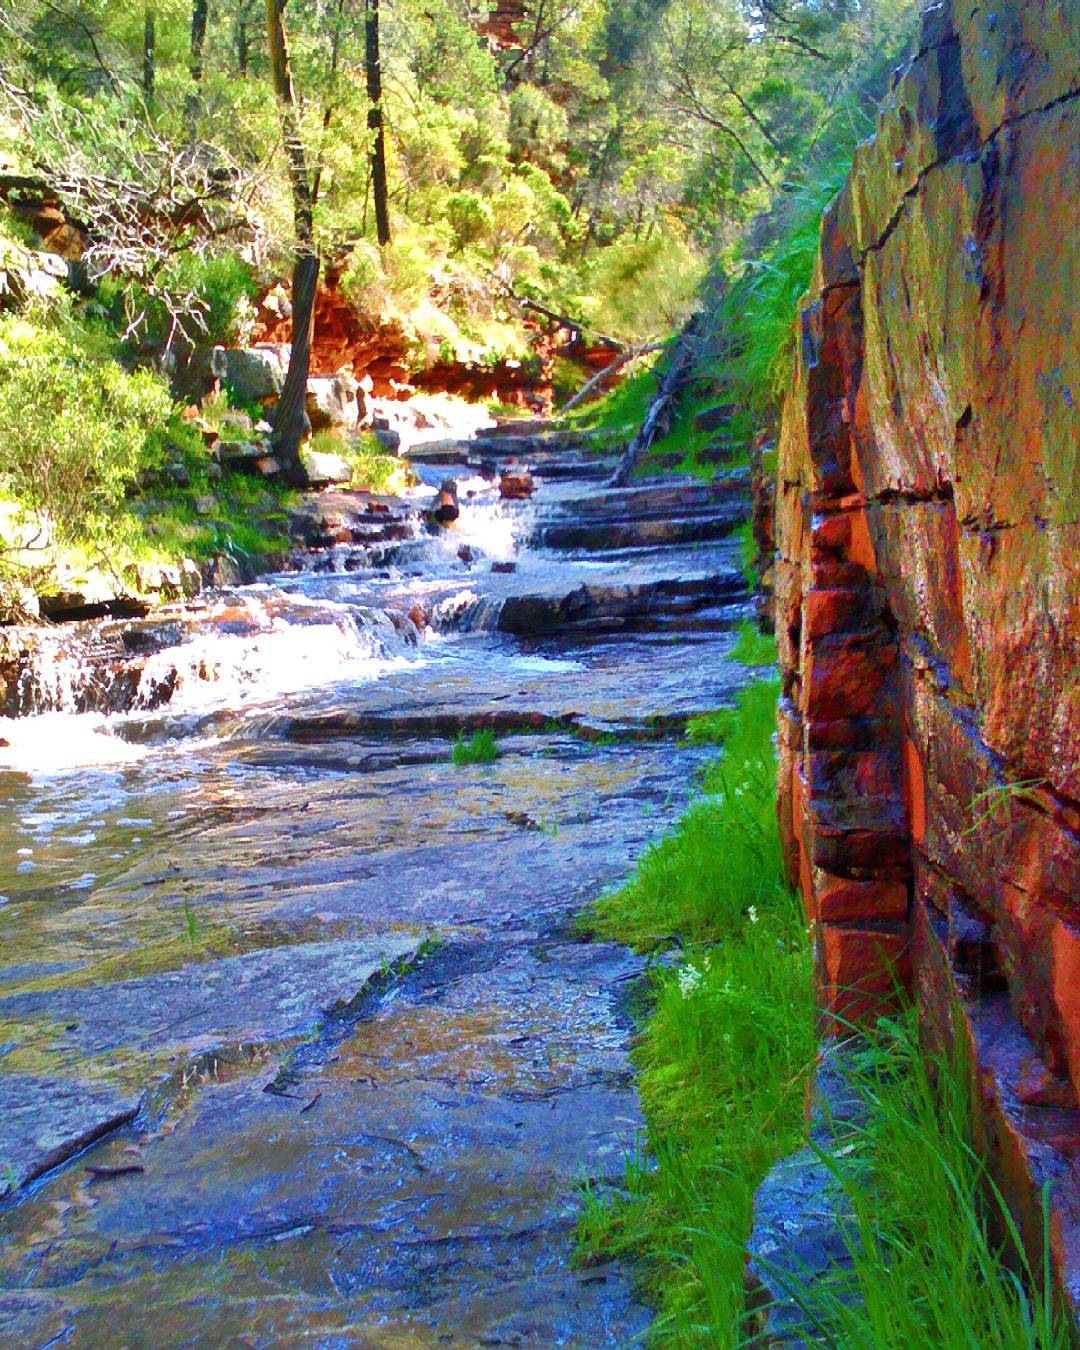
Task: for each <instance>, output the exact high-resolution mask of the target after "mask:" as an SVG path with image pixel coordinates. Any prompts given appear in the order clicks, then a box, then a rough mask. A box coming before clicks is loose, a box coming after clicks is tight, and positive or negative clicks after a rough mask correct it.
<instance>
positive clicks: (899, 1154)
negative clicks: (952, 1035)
mask: <svg viewBox="0 0 1080 1350" xmlns="http://www.w3.org/2000/svg"><path fill="white" fill-rule="evenodd" d="M851 1083H852V1085H853V1087H854V1088H855V1091H856V1092H857V1094H858V1096H859V1098H860V1099H861V1101H862V1103H863V1108H864V1114H863V1118H862V1119H861V1120H859V1121H857V1122H855V1123H854V1124H851V1125H849V1126H847V1127H846V1128H845V1129H844V1131H843V1132H841V1133H840V1135H839V1137H838V1139H837V1142H836V1146H835V1148H834V1149H833V1150H832V1151H831V1155H830V1156H829V1158H828V1159H827V1161H828V1163H829V1166H830V1168H831V1170H832V1172H833V1175H834V1177H835V1179H836V1182H837V1184H838V1186H839V1187H840V1188H841V1189H842V1191H843V1192H844V1194H845V1196H846V1197H847V1201H848V1203H849V1205H850V1208H851V1220H850V1226H849V1229H848V1233H847V1242H848V1247H849V1250H850V1251H851V1252H852V1254H853V1256H854V1267H853V1271H852V1272H851V1274H849V1275H848V1274H844V1275H837V1276H835V1277H834V1279H833V1280H832V1281H831V1282H829V1283H828V1284H821V1285H818V1286H817V1287H815V1289H814V1290H813V1293H812V1294H810V1295H807V1296H806V1297H805V1298H804V1300H802V1301H803V1306H804V1309H805V1311H806V1312H807V1313H808V1314H809V1316H810V1317H811V1318H812V1319H813V1322H814V1323H815V1324H816V1326H817V1328H818V1329H819V1331H820V1334H821V1337H822V1342H823V1343H824V1344H826V1345H832V1346H840V1347H845V1350H846V1348H847V1347H850V1348H851V1350H856V1347H858V1348H860V1350H861V1347H863V1346H875V1347H881V1350H907V1347H909V1346H916V1345H918V1346H923V1345H925V1346H931V1345H933V1346H979V1347H988V1348H994V1350H998V1348H1000V1350H1065V1348H1066V1347H1067V1346H1069V1345H1071V1344H1072V1341H1071V1338H1070V1336H1069V1334H1068V1333H1067V1331H1066V1330H1065V1326H1064V1324H1063V1322H1062V1321H1061V1320H1059V1319H1057V1318H1056V1317H1055V1308H1054V1298H1053V1294H1052V1292H1051V1291H1052V1280H1051V1275H1050V1270H1049V1268H1048V1267H1044V1268H1043V1269H1032V1268H1031V1266H1030V1265H1029V1264H1028V1263H1027V1261H1026V1259H1025V1258H1024V1257H1023V1256H1020V1255H1018V1253H1019V1252H1020V1250H1021V1244H1020V1241H1019V1233H1018V1232H1017V1230H1016V1228H1015V1225H1014V1223H1013V1220H1012V1217H1011V1215H1010V1213H1009V1210H1008V1207H1007V1205H1006V1204H1005V1201H1004V1199H1003V1198H1002V1196H1001V1194H1000V1192H999V1191H998V1190H997V1188H996V1187H995V1186H994V1184H993V1182H992V1181H991V1179H990V1178H989V1176H988V1175H987V1172H986V1166H985V1163H984V1161H983V1159H982V1157H981V1156H980V1154H979V1153H978V1152H977V1151H976V1149H975V1147H974V1142H973V1138H972V1126H971V1122H972V1120H973V1117H974V1112H975V1110H976V1104H975V1102H974V1099H973V1083H972V1076H971V1072H970V1067H969V1065H968V1063H967V1062H966V1061H965V1058H964V1055H963V1048H962V1046H961V1047H958V1048H957V1049H955V1050H952V1051H949V1052H947V1053H945V1054H937V1053H927V1052H926V1051H925V1050H924V1048H923V1047H922V1046H921V1045H920V1041H919V1031H918V1020H917V1014H916V1012H915V1010H914V1009H911V1008H908V1009H906V1010H905V1011H904V1012H903V1013H902V1014H901V1015H900V1016H898V1017H897V1018H895V1019H889V1020H884V1019H883V1020H882V1021H881V1022H879V1024H878V1027H877V1029H876V1032H875V1034H873V1035H872V1036H871V1037H870V1038H869V1039H868V1040H867V1042H866V1044H865V1045H864V1046H863V1047H861V1048H860V1050H859V1052H858V1054H857V1055H856V1056H855V1057H854V1062H853V1064H852V1065H851ZM1047 1236H1048V1234H1047ZM1006 1245H1007V1246H1008V1248H1009V1250H1010V1252H1011V1253H1012V1255H1007V1253H1006Z"/></svg>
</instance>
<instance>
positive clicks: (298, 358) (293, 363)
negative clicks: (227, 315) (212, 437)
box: [266, 0, 319, 487]
mask: <svg viewBox="0 0 1080 1350" xmlns="http://www.w3.org/2000/svg"><path fill="white" fill-rule="evenodd" d="M287 3H288V0H266V26H267V35H268V37H269V40H270V69H271V72H272V74H273V79H274V93H275V94H276V96H277V102H278V111H279V113H280V116H281V130H282V135H283V137H284V140H285V152H286V154H287V155H288V159H289V181H290V183H291V184H292V195H293V221H294V224H295V229H296V259H295V261H294V263H293V281H292V307H293V312H292V352H291V355H290V357H289V369H288V372H287V374H286V376H285V387H284V388H283V389H282V391H281V397H280V398H279V399H278V405H277V409H276V411H275V413H274V428H273V431H272V432H271V437H270V443H271V445H272V446H273V449H274V454H275V455H276V456H277V458H278V459H279V460H280V461H281V466H282V470H283V472H284V475H285V478H286V480H287V481H288V482H289V483H290V484H292V485H293V486H294V487H304V486H306V484H307V474H306V473H305V471H304V466H303V464H302V463H301V460H300V443H301V441H302V440H303V439H304V437H305V436H306V435H307V434H308V432H309V431H310V430H311V423H310V422H309V421H308V415H307V381H308V370H309V367H310V364H311V339H312V333H313V329H314V320H315V294H316V291H317V289H318V285H319V255H318V253H317V252H316V251H315V239H314V235H315V231H314V218H313V204H312V197H311V182H310V180H309V178H308V171H307V160H306V158H305V155H304V143H303V141H302V140H301V138H300V121H299V118H298V117H297V114H296V103H295V101H294V99H293V87H292V74H291V72H290V70H289V48H288V43H287V41H286V37H285V6H286V4H287Z"/></svg>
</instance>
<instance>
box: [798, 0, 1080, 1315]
mask: <svg viewBox="0 0 1080 1350" xmlns="http://www.w3.org/2000/svg"><path fill="white" fill-rule="evenodd" d="M1078 28H1080V10H1078V8H1077V6H1076V5H1075V4H1071V3H1067V2H1066V0H1059V2H1058V3H1054V0H1031V2H1029V3H1021V0H1003V3H1001V4H998V5H995V6H993V7H987V6H979V5H976V4H974V3H971V0H949V3H944V4H941V5H937V6H934V7H932V8H930V9H929V10H928V11H927V12H926V14H925V15H924V19H923V28H922V35H921V40H920V45H919V50H918V52H917V54H916V56H915V58H914V60H913V62H912V64H911V65H910V67H909V68H908V69H907V70H906V71H905V72H903V73H902V75H901V76H900V77H899V78H898V80H897V83H896V86H895V90H894V97H893V99H892V100H891V103H890V105H889V106H888V108H887V110H886V111H885V112H884V113H883V114H882V115H881V117H880V119H879V124H878V128H877V134H876V136H875V137H874V139H873V140H871V141H869V142H867V143H866V144H865V145H863V146H862V147H861V148H860V149H859V151H858V152H857V155H856V159H855V164H854V168H853V171H852V174H851V176H850V178H849V180H848V183H847V185H846V186H845V188H844V189H843V191H842V192H841V193H840V195H839V196H838V198H837V199H836V200H835V201H834V203H833V204H832V206H831V207H830V208H829V210H828V211H827V213H826V215H825V219H824V222H823V227H822V236H821V247H820V255H819V260H818V265H817V270H816V275H815V279H814V282H813V286H812V289H811V293H810V295H809V297H808V299H807V300H806V302H805V303H804V305H803V307H802V310H801V314H800V324H801V332H800V343H799V351H798V354H797V359H796V363H795V371H794V375H793V378H792V382H791V385H790V388H789V391H788V394H787V398H786V402H785V407H784V416H783V427H782V433H781V438H780V444H779V471H778V480H777V498H776V534H777V547H778V558H777V564H776V574H775V582H776V626H777V633H778V638H779V643H780V652H781V661H782V666H783V699H782V704H781V713H780V750H781V776H780V816H781V828H782V833H783V837H784V840H785V847H786V849H787V855H788V862H789V867H790V873H791V878H792V881H793V882H795V883H797V884H798V885H799V886H800V888H801V890H802V893H803V896H804V898H805V901H806V907H807V913H808V918H809V920H810V922H811V924H812V925H813V928H814V932H815V941H816V949H817V958H818V961H817V968H818V981H819V991H820V1004H821V1008H822V1011H823V1014H824V1020H825V1022H826V1024H827V1026H828V1027H829V1028H830V1029H833V1030H835V1028H836V1027H837V1026H841V1027H842V1026H843V1025H845V1024H846V1023H847V1022H848V1021H849V1020H851V1019H855V1020H857V1019H859V1018H863V1017H866V1016H872V1015H873V1014H874V1012H875V1011H876V1010H877V1009H878V1008H880V1007H881V1005H882V1001H883V1000H888V998H889V997H890V995H891V994H892V992H893V991H894V989H895V987H896V984H897V983H898V982H900V983H907V984H909V985H910V986H911V987H912V988H914V989H915V991H916V992H917V995H918V998H919V1001H920V1007H921V1010H922V1015H923V1020H924V1025H925V1027H926V1029H927V1031H928V1033H931V1034H932V1035H934V1036H936V1037H938V1038H942V1039H944V1040H946V1041H948V1040H961V1041H963V1042H966V1044H967V1046H968V1047H969V1049H970V1051H971V1055H972V1062H973V1064H974V1071H975V1074H976V1079H977V1090H978V1100H979V1102H980V1104H981V1106H982V1107H983V1113H982V1118H981V1121H980V1123H979V1131H980V1138H981V1142H982V1145H983V1146H984V1148H985V1150H986V1153H987V1156H988V1158H989V1160H990V1162H991V1165H992V1169H993V1171H994V1174H995V1176H996V1178H997V1180H998V1182H999V1183H1000V1184H1001V1185H1002V1188H1003V1190H1004V1192H1005V1194H1006V1195H1007V1197H1008V1199H1009V1202H1010V1204H1011V1205H1012V1206H1013V1207H1014V1210H1015V1213H1016V1215H1017V1218H1018V1220H1019V1222H1020V1225H1021V1228H1022V1230H1023V1231H1024V1233H1025V1236H1026V1237H1027V1238H1028V1240H1029V1241H1030V1242H1031V1244H1032V1247H1033V1249H1037V1248H1038V1245H1039V1237H1040V1234H1041V1231H1042V1228H1041V1215H1040V1212H1039V1209H1040V1202H1039V1195H1040V1192H1041V1190H1042V1188H1043V1187H1044V1186H1046V1187H1047V1188H1048V1193H1049V1196H1050V1206H1051V1222H1050V1231H1051V1245H1052V1248H1053V1254H1054V1257H1055V1261H1056V1268H1057V1270H1058V1273H1059V1275H1060V1277H1061V1281H1062V1285H1063V1287H1064V1288H1065V1289H1066V1291H1067V1293H1068V1295H1069V1297H1070V1298H1071V1300H1072V1303H1073V1307H1074V1309H1075V1308H1076V1307H1077V1306H1080V1114H1078V1112H1077V1097H1078V1092H1080V676H1078V671H1080V661H1078V656H1080V585H1078V582H1080V473H1078V454H1077V443H1078V425H1077V412H1076V406H1075V402H1076V399H1077V397H1080V378H1078V370H1077V364H1078V363H1077V331H1078V328H1080V305H1078V299H1077V296H1078V290H1077V277H1076V261H1075V260H1076V256H1077V237H1076V235H1077V231H1076V207H1075V195H1074V194H1075V185H1076V183H1077V182H1078V181H1080V134H1078V133H1080V110H1078V106H1077V99H1076V93H1077V74H1076V73H1077V69H1078V68H1080V67H1078V61H1077V54H1078V52H1080V33H1078Z"/></svg>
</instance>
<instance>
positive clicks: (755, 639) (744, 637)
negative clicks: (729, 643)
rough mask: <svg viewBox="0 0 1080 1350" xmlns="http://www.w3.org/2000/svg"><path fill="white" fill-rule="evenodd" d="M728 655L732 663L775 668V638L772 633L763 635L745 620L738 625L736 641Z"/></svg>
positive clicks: (755, 626)
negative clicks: (737, 662) (739, 662)
mask: <svg viewBox="0 0 1080 1350" xmlns="http://www.w3.org/2000/svg"><path fill="white" fill-rule="evenodd" d="M728 655H729V656H730V657H731V659H732V660H733V661H741V662H742V664H743V665H744V666H775V665H776V663H777V655H776V638H775V637H773V635H772V633H763V632H762V631H761V630H760V629H759V628H758V627H757V625H756V624H753V623H751V622H750V620H749V619H746V620H744V621H743V623H741V624H740V625H739V636H738V639H737V640H736V643H735V646H734V647H732V649H731V651H730V652H729V653H728Z"/></svg>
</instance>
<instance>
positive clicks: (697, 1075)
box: [578, 635, 1069, 1350]
mask: <svg viewBox="0 0 1080 1350" xmlns="http://www.w3.org/2000/svg"><path fill="white" fill-rule="evenodd" d="M757 636H759V635H757ZM778 692H779V683H778V681H776V680H761V681H757V682H755V683H754V684H751V685H749V686H748V687H747V688H745V689H744V690H742V691H741V693H740V695H739V697H738V699H737V701H736V705H735V706H734V707H733V708H725V709H721V710H720V711H718V712H715V713H712V714H709V715H708V716H704V717H697V718H694V719H693V720H692V721H691V722H690V723H689V725H688V728H687V735H688V738H689V739H690V740H691V741H693V742H694V743H697V744H711V743H717V744H720V745H721V746H722V747H723V751H722V755H721V757H720V758H719V759H718V760H716V761H715V762H714V763H713V764H712V765H710V766H709V767H708V768H707V770H706V771H705V775H704V778H703V782H702V788H703V792H702V795H701V796H700V797H699V798H698V799H697V800H696V801H695V802H694V803H693V804H692V805H691V807H690V809H689V810H688V811H687V813H686V815H685V816H684V817H683V819H682V820H681V821H680V823H679V824H678V826H677V827H676V828H675V830H674V831H673V832H672V833H671V834H669V835H667V836H666V837H665V838H663V839H661V840H660V841H659V842H658V843H656V844H654V845H653V846H652V847H651V848H650V849H649V850H648V851H647V852H646V854H645V855H644V857H643V858H642V859H641V860H640V861H639V863H638V866H637V869H636V871H635V873H634V874H633V875H632V876H631V878H630V879H629V880H628V881H627V882H626V883H625V885H624V886H622V887H621V888H620V889H619V890H618V891H616V892H614V893H613V894H611V895H608V896H606V897H604V898H603V899H601V900H600V901H599V902H598V904H597V905H596V906H595V907H594V908H593V909H592V910H590V911H589V912H588V914H587V915H586V916H585V918H584V921H583V922H584V923H585V925H586V926H587V927H588V928H589V930H590V931H593V932H595V933H597V934H598V935H601V936H603V937H605V938H609V939H611V940H616V941H624V942H628V943H630V944H631V945H632V946H634V947H635V948H637V949H638V950H640V951H647V952H651V951H656V950H659V949H663V948H666V947H670V946H671V945H673V944H675V945H677V946H678V948H679V950H680V961H679V963H678V964H677V965H674V966H659V967H655V968H654V969H653V970H652V972H651V974H650V977H649V978H650V989H649V1010H648V1013H647V1016H646V1019H645V1022H644V1026H643V1029H642V1033H641V1036H640V1039H639V1041H638V1044H637V1046H636V1048H635V1051H634V1059H635V1063H636V1068H637V1070H638V1087H639V1091H640V1094H641V1101H642V1107H643V1111H644V1115H645V1121H646V1131H647V1132H646V1138H645V1140H644V1141H643V1146H642V1152H641V1153H640V1154H638V1155H636V1156H634V1157H631V1158H628V1159H627V1161H626V1181H625V1189H624V1190H623V1191H622V1192H621V1193H619V1194H615V1195H612V1194H608V1193H600V1192H597V1191H595V1190H591V1189H589V1190H587V1191H586V1194H585V1203H584V1208H583V1212H582V1215H581V1218H580V1221H579V1228H578V1238H579V1251H580V1254H581V1256H582V1258H583V1259H584V1260H606V1259H610V1258H612V1257H621V1258H624V1259H629V1260H630V1261H631V1262H633V1263H634V1264H635V1265H636V1268H637V1270H638V1272H639V1275H640V1278H641V1280H642V1283H643V1285H644V1288H645V1290H646V1293H647V1295H648V1296H649V1298H650V1300H651V1301H652V1303H653V1305H654V1307H655V1309H656V1318H655V1321H654V1324H653V1327H652V1331H651V1339H652V1341H653V1343H654V1344H657V1345H672V1346H689V1345H702V1346H704V1345H708V1346H727V1347H732V1350H734V1347H737V1346H742V1345H745V1344H747V1343H748V1337H749V1335H750V1332H751V1327H750V1325H749V1323H748V1321H747V1313H746V1309H745V1300H744V1284H743V1276H744V1266H745V1251H746V1241H747V1237H748V1235H749V1232H750V1226H751V1221H752V1205H753V1197H754V1194H755V1192H756V1190H757V1187H758V1185H759V1184H760V1182H761V1180H762V1178H763V1177H764V1175H765V1174H766V1172H767V1171H768V1170H769V1168H770V1167H771V1166H772V1164H773V1163H774V1162H775V1161H776V1160H777V1159H778V1158H780V1157H782V1156H785V1155H787V1154H790V1153H792V1152H794V1151H796V1150H797V1149H799V1148H800V1147H802V1145H803V1144H804V1143H805V1141H806V1124H805V1117H804V1110H803V1098H804V1090H805V1087H806V1083H807V1080H808V1078H809V1076H810V1073H811V1071H812V1068H813V1065H814V1061H815V1055H816V1037H815V1029H814V1013H813V992H812V978H811V976H812V971H811V955H810V944H809V942H808V940H807V937H806V933H805V927H804V918H803V914H802V909H801V905H800V903H799V901H798V900H797V898H796V897H795V896H794V895H793V894H792V893H791V892H790V891H789V889H788V887H787V885H786V882H785V879H784V876H783V872H782V866H781V854H780V843H779V837H778V833H777V826H776V814H775V782H776V761H775V754H774V751H773V747H772V737H773V733H774V730H775V704H776V698H777V694H778ZM849 1063H850V1066H851V1073H852V1085H853V1087H854V1089H855V1091H856V1092H857V1093H858V1094H859V1096H860V1097H861V1099H862V1100H863V1102H864V1104H865V1114H864V1116H863V1118H862V1119H861V1120H859V1121H856V1122H855V1123H854V1124H852V1125H850V1126H847V1127H846V1128H845V1131H844V1132H842V1133H841V1134H840V1136H839V1138H838V1141H837V1145H836V1148H835V1149H834V1150H833V1152H832V1154H831V1155H830V1160H829V1165H830V1167H831V1168H832V1170H833V1172H834V1175H835V1177H836V1181H837V1185H838V1187H839V1188H840V1189H841V1190H842V1191H843V1192H844V1193H845V1194H846V1195H847V1197H848V1198H849V1200H850V1202H851V1206H852V1216H853V1217H852V1220H851V1224H850V1229H849V1234H848V1241H849V1246H850V1248H851V1251H852V1253H853V1268H852V1273H851V1274H850V1275H845V1276H843V1277H841V1276H838V1277H837V1278H836V1279H835V1280H834V1281H833V1282H832V1283H831V1284H828V1285H824V1286H821V1287H818V1288H816V1289H815V1290H814V1291H813V1293H812V1294H810V1293H807V1292H806V1291H795V1292H796V1293H798V1294H799V1297H800V1299H801V1301H802V1302H803V1304H804V1310H805V1312H806V1314H807V1316H808V1317H809V1318H810V1319H811V1322H812V1324H813V1325H814V1326H815V1327H816V1328H817V1330H818V1332H819V1333H820V1335H821V1338H822V1344H825V1345H830V1346H838V1347H843V1350H866V1347H869V1346H873V1347H875V1350H878V1348H879V1347H880V1350H908V1347H910V1346H915V1345H920V1346H921V1345H935V1346H938V1345H940V1346H946V1345H947V1346H953V1345H956V1346H960V1345H971V1346H976V1345H977V1346H980V1347H993V1348H994V1350H999V1348H1000V1350H1059V1348H1060V1350H1064V1347H1065V1346H1067V1345H1068V1344H1069V1340H1068V1336H1067V1333H1066V1332H1065V1331H1064V1329H1063V1327H1062V1326H1061V1325H1059V1324H1057V1323H1055V1322H1054V1319H1053V1316H1052V1312H1053V1309H1052V1300H1050V1299H1049V1298H1048V1297H1047V1296H1046V1291H1047V1290H1048V1288H1049V1272H1048V1271H1030V1270H1027V1269H1024V1270H1023V1271H1022V1275H1023V1279H1022V1280H1021V1279H1017V1278H1016V1277H1014V1276H1013V1275H1012V1274H1011V1273H1010V1266H1009V1264H1008V1262H1007V1258H1006V1255H1005V1253H1004V1251H1003V1247H1002V1243H1001V1241H1000V1240H999V1238H998V1237H997V1236H995V1235H996V1234H999V1233H1001V1232H1008V1231H1009V1227H1010V1224H1011V1220H1010V1219H1009V1217H1008V1213H1007V1211H1006V1210H1005V1209H1004V1206H1003V1203H1002V1202H1001V1201H1000V1199H999V1197H998V1196H997V1195H996V1192H994V1190H993V1187H992V1185H991V1183H990V1182H989V1180H988V1178H987V1176H986V1174H985V1168H984V1164H983V1163H982V1161H981V1160H980V1158H979V1155H978V1154H977V1153H976V1152H975V1150H974V1148H973V1144H972V1138H971V1120H972V1111H971V1101H970V1092H971V1085H970V1078H969V1075H968V1073H967V1071H966V1066H964V1065H963V1064H962V1063H959V1062H954V1061H942V1060H940V1059H936V1058H934V1057H932V1056H927V1055H926V1054H924V1053H923V1051H922V1049H921V1048H920V1046H919V1040H918V1031H917V1027H916V1021H915V1015H914V1013H913V1012H910V1011H908V1012H905V1013H903V1014H902V1015H900V1016H899V1017H898V1018H896V1019H895V1020H890V1021H886V1020H883V1021H882V1022H881V1023H880V1024H879V1027H878V1029H877V1032H876V1033H875V1034H874V1035H873V1036H871V1037H870V1038H868V1039H867V1040H866V1041H865V1042H864V1043H863V1044H862V1046H861V1047H860V1049H859V1050H858V1051H857V1053H855V1054H854V1055H853V1056H851V1057H850V1060H849Z"/></svg>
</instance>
